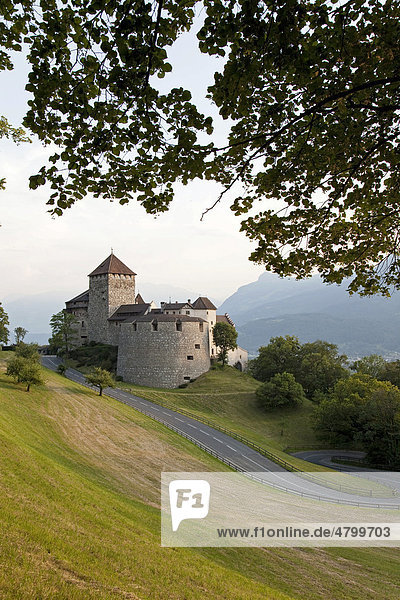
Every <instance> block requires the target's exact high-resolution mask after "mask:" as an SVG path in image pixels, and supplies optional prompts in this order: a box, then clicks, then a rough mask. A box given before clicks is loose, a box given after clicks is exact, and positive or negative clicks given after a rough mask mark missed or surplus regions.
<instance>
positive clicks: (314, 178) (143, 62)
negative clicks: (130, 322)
mask: <svg viewBox="0 0 400 600" xmlns="http://www.w3.org/2000/svg"><path fill="white" fill-rule="evenodd" d="M196 8H198V9H199V10H200V9H203V14H204V15H205V17H204V22H203V23H202V24H201V26H200V28H199V30H198V32H197V44H198V47H199V49H200V51H201V52H203V53H205V54H209V55H219V56H222V57H225V62H224V65H223V67H222V70H221V71H219V72H216V73H215V75H214V84H213V85H212V86H211V87H210V88H209V90H208V93H209V98H210V99H211V101H212V102H214V103H215V104H216V106H217V107H218V109H219V113H220V115H221V117H222V118H223V119H230V120H231V122H232V126H231V130H230V135H229V138H228V141H227V144H226V145H225V146H223V147H219V146H218V145H217V144H216V141H215V140H214V139H213V137H212V132H213V121H212V119H211V117H209V116H206V115H203V114H202V113H201V112H200V111H199V109H198V107H197V106H196V105H195V104H194V103H193V102H192V98H191V93H190V92H189V91H188V90H186V89H184V87H177V88H173V89H170V90H169V91H168V92H166V93H161V92H160V91H159V90H158V89H157V84H156V78H157V77H159V78H163V77H164V76H165V75H166V74H168V73H169V72H170V71H171V70H172V65H171V64H170V63H169V62H168V49H169V47H170V46H171V45H172V44H173V43H174V42H175V41H176V39H177V38H178V37H179V36H180V35H181V34H182V33H183V32H185V31H187V30H189V29H190V28H191V26H192V24H193V20H194V15H195V12H196ZM399 16H400V7H399V4H398V3H397V2H392V1H391V0H386V1H385V0H384V1H382V0H347V1H346V2H331V1H330V0H285V1H282V2H278V3H277V2H272V0H263V1H262V2H249V1H248V0H235V1H234V2H228V1H227V0H204V1H202V2H200V1H199V0H185V2H176V1H174V0H153V1H150V2H146V3H145V2H141V1H140V2H139V1H134V0H120V1H118V2H109V0H87V1H85V2H83V1H82V0H63V1H62V2H57V1H56V0H46V2H44V0H40V1H39V2H34V0H21V1H20V2H17V1H16V0H6V1H5V2H2V5H1V7H0V68H3V69H5V68H11V61H10V58H9V52H10V51H11V50H14V51H15V50H17V51H18V50H21V47H22V43H23V42H25V44H27V47H28V61H29V63H30V73H29V81H28V84H27V86H26V89H27V90H28V91H29V92H30V93H31V94H32V96H31V100H30V103H29V104H30V106H29V111H28V114H27V115H26V118H25V121H24V125H25V126H26V127H27V128H28V129H29V130H30V131H31V132H32V133H33V134H35V135H36V136H38V137H39V139H40V140H42V141H43V143H45V144H55V145H56V146H57V147H58V149H57V151H56V152H54V153H53V154H52V156H51V157H50V160H49V163H48V164H47V165H45V166H43V167H42V168H41V169H40V171H39V172H38V173H37V174H36V175H34V176H32V177H31V179H30V186H31V187H32V188H37V187H38V186H41V185H44V184H46V183H49V184H50V185H51V188H52V193H51V196H50V199H49V204H50V205H51V207H52V208H51V210H52V211H53V213H55V214H62V213H63V211H64V210H65V209H66V208H68V207H70V206H72V205H73V204H74V202H76V201H77V200H79V199H81V198H83V197H84V196H85V195H86V194H87V193H92V194H94V195H95V196H103V197H105V198H109V199H111V200H113V199H116V200H118V201H119V202H120V203H122V204H124V203H127V202H129V201H130V200H132V199H136V200H138V201H139V202H140V203H141V204H142V205H143V206H144V208H145V209H146V211H148V212H149V213H153V214H155V213H159V212H162V211H165V210H167V209H168V206H169V204H170V202H171V200H172V199H173V195H174V189H173V184H174V183H175V182H176V181H182V182H183V183H184V184H186V183H187V182H188V181H190V180H193V179H196V178H200V179H202V178H203V179H209V180H215V181H217V182H219V183H220V184H221V185H222V193H221V196H220V198H219V199H221V198H222V197H223V196H224V194H225V193H226V192H228V191H230V192H232V194H233V197H234V200H233V203H232V207H231V208H232V210H233V211H234V213H235V214H236V215H238V216H243V215H244V220H243V221H242V225H241V228H242V230H243V231H244V232H245V234H246V235H247V236H249V238H250V239H251V240H253V241H254V242H255V243H256V245H257V246H256V249H255V250H254V252H253V253H252V254H251V260H253V261H255V262H260V263H265V264H266V265H267V268H269V269H271V270H274V271H276V272H278V273H280V274H282V275H288V274H295V275H297V276H299V277H305V276H308V275H310V274H311V273H312V271H313V269H317V270H318V271H319V272H320V273H321V274H322V276H323V278H324V280H325V281H328V282H340V281H342V280H343V279H344V278H351V277H352V278H353V279H352V281H351V283H350V289H351V290H352V291H356V290H359V291H361V292H363V293H366V294H370V293H376V292H378V291H381V292H383V293H388V290H389V289H390V288H391V286H392V285H395V286H397V287H400V274H399V266H398V259H397V255H398V249H399V235H398V231H399V224H400V216H399V212H398V201H399V200H398V199H399V185H400V179H399V177H400V176H399V168H398V167H399V152H398V137H399V125H400V123H399V109H400V87H399V84H400V52H399V39H400V19H399ZM207 135H208V136H209V137H207ZM219 199H217V201H218V200H219ZM259 201H261V204H259Z"/></svg>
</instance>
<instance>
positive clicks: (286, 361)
mask: <svg viewBox="0 0 400 600" xmlns="http://www.w3.org/2000/svg"><path fill="white" fill-rule="evenodd" d="M300 348H301V344H300V342H299V339H298V338H297V337H296V336H294V335H285V336H278V337H273V338H271V339H270V342H269V344H268V346H261V348H260V349H259V351H258V352H259V354H258V357H257V358H255V359H253V360H252V361H251V362H250V365H249V369H250V372H251V374H252V375H253V377H255V379H258V380H259V381H269V379H271V377H273V376H274V375H276V374H277V373H283V372H287V373H292V374H296V373H297V372H298V369H299V356H300Z"/></svg>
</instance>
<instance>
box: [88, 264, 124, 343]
mask: <svg viewBox="0 0 400 600" xmlns="http://www.w3.org/2000/svg"><path fill="white" fill-rule="evenodd" d="M134 302H135V277H134V275H114V274H104V275H92V276H91V277H90V285H89V309H88V341H94V342H103V343H105V344H110V343H113V339H110V332H109V323H108V321H107V319H108V317H110V316H111V315H112V314H113V312H115V311H116V310H117V308H118V307H119V306H121V304H134ZM112 337H114V336H112Z"/></svg>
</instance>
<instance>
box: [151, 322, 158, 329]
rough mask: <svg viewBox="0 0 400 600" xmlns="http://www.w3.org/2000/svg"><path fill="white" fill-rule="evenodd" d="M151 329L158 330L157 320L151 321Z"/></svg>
mask: <svg viewBox="0 0 400 600" xmlns="http://www.w3.org/2000/svg"><path fill="white" fill-rule="evenodd" d="M151 329H152V331H158V323H157V321H152V323H151Z"/></svg>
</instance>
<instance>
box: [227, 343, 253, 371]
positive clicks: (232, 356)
mask: <svg viewBox="0 0 400 600" xmlns="http://www.w3.org/2000/svg"><path fill="white" fill-rule="evenodd" d="M248 362H249V353H248V352H247V350H244V349H243V348H241V347H240V346H238V347H237V348H235V350H229V352H228V365H231V367H238V368H239V369H240V370H241V371H246V369H247V365H248ZM239 365H240V367H239Z"/></svg>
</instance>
